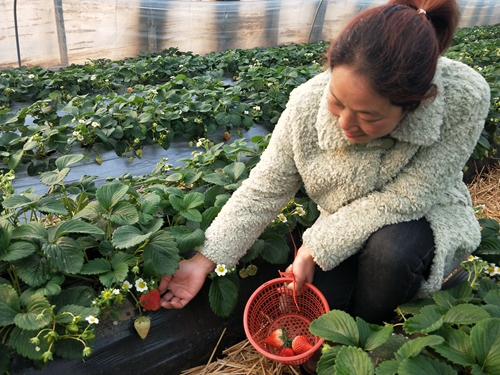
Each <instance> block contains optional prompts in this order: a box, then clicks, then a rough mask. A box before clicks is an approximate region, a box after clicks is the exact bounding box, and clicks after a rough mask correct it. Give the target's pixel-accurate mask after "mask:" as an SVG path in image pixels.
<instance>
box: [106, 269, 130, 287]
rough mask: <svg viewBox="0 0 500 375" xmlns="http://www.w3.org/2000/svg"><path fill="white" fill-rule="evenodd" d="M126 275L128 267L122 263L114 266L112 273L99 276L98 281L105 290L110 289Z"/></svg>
mask: <svg viewBox="0 0 500 375" xmlns="http://www.w3.org/2000/svg"><path fill="white" fill-rule="evenodd" d="M127 274H128V265H126V264H124V263H122V264H118V265H116V266H115V267H114V268H113V270H112V271H109V272H106V273H105V274H102V275H100V276H99V281H100V282H101V284H102V285H104V286H105V287H106V288H111V287H112V286H113V284H114V283H118V282H122V281H123V280H125V278H126V277H127Z"/></svg>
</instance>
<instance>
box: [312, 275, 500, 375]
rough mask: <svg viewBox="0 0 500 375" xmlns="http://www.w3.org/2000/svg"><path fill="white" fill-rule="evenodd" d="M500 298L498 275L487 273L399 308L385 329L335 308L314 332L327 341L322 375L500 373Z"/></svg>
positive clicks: (317, 322) (320, 366)
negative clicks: (473, 280)
mask: <svg viewBox="0 0 500 375" xmlns="http://www.w3.org/2000/svg"><path fill="white" fill-rule="evenodd" d="M481 268H482V267H481ZM476 271H478V269H476ZM479 272H481V270H479ZM499 296H500V285H499V283H498V280H497V279H496V276H494V277H492V278H491V277H484V274H483V277H481V278H480V279H479V281H478V282H477V283H476V284H474V286H472V285H471V284H470V282H468V281H464V282H463V283H462V284H461V285H459V286H457V287H454V288H452V289H449V290H441V291H438V292H436V293H435V294H434V295H433V297H432V298H429V299H422V300H415V301H412V302H409V303H407V304H404V305H402V306H400V307H399V308H398V312H399V315H400V319H399V321H398V320H396V321H395V322H393V323H390V324H386V325H384V326H379V325H376V324H368V323H366V322H365V321H364V320H363V319H361V318H359V317H357V318H355V319H354V318H353V317H351V316H350V315H348V314H347V313H345V312H343V311H339V310H332V311H330V312H328V313H327V314H325V315H323V316H321V317H320V318H318V319H316V320H315V321H313V322H312V323H311V325H310V328H309V330H310V331H311V333H313V334H315V335H317V336H319V337H323V338H324V339H325V340H328V341H327V342H328V344H325V345H324V347H323V349H322V356H321V358H320V360H319V362H318V367H317V370H318V374H320V375H322V374H332V373H352V374H360V375H369V374H387V375H390V374H408V375H411V374H415V375H417V374H422V373H423V372H425V373H426V374H429V375H432V374H436V375H437V374H450V375H452V374H460V375H462V374H491V375H493V374H498V373H499V371H500V367H499V363H498V360H497V357H498V352H499V350H500V347H499V342H500V331H499V329H498V328H499V323H500V302H499V301H500V300H499Z"/></svg>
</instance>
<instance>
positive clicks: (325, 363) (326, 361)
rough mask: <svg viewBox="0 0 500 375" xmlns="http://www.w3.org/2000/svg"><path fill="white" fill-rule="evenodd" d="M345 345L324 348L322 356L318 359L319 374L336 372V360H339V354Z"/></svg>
mask: <svg viewBox="0 0 500 375" xmlns="http://www.w3.org/2000/svg"><path fill="white" fill-rule="evenodd" d="M342 348H343V346H340V345H339V346H332V347H329V348H328V349H326V350H322V354H321V357H320V359H319V361H318V365H317V367H316V371H317V372H318V375H332V374H334V373H335V369H334V367H335V362H336V360H337V354H338V353H339V351H340V349H342Z"/></svg>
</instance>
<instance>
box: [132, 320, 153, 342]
mask: <svg viewBox="0 0 500 375" xmlns="http://www.w3.org/2000/svg"><path fill="white" fill-rule="evenodd" d="M150 327H151V319H149V317H147V316H144V315H141V316H140V317H138V318H137V319H136V320H135V321H134V328H135V330H136V331H137V333H138V334H139V336H140V337H141V339H145V338H146V336H147V335H148V333H149V328H150Z"/></svg>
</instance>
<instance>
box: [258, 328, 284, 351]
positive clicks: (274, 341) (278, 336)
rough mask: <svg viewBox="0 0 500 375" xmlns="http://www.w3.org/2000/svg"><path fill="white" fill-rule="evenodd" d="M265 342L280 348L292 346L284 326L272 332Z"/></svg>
mask: <svg viewBox="0 0 500 375" xmlns="http://www.w3.org/2000/svg"><path fill="white" fill-rule="evenodd" d="M264 342H265V343H266V344H267V345H270V346H272V347H273V348H276V349H280V350H281V349H283V348H286V347H290V340H289V339H288V336H287V334H286V330H285V329H284V328H278V329H276V330H274V331H273V332H271V334H270V335H269V336H267V337H266V338H265V339H264Z"/></svg>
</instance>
